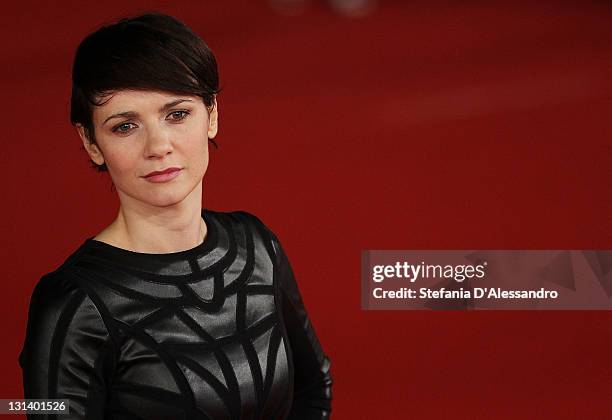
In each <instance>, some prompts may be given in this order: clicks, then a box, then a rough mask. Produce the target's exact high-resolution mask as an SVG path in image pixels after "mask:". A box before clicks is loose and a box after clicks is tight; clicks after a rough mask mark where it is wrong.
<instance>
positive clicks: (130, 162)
mask: <svg viewBox="0 0 612 420" xmlns="http://www.w3.org/2000/svg"><path fill="white" fill-rule="evenodd" d="M109 97H110V100H108V101H107V102H106V103H105V104H104V105H102V106H96V107H94V109H93V124H94V131H95V138H96V142H97V146H96V145H95V144H90V143H89V140H88V139H87V138H86V137H85V134H84V130H83V128H82V127H81V126H77V128H78V132H79V135H80V136H81V139H82V140H83V144H84V146H85V149H86V150H87V152H88V154H89V156H90V157H91V159H92V160H93V161H94V162H95V163H96V164H98V165H101V164H102V163H106V166H107V168H108V172H109V174H110V176H111V178H112V180H113V183H114V184H115V188H116V189H117V193H118V195H119V198H120V200H121V203H122V204H126V200H127V201H130V200H137V201H139V202H141V203H146V204H149V205H153V206H161V207H166V206H170V205H173V204H176V203H179V202H181V201H183V200H184V199H185V197H187V196H188V195H189V193H191V192H192V191H193V190H194V189H195V188H196V187H198V186H199V184H200V183H201V182H202V178H203V177H204V174H205V173H206V168H207V167H208V138H213V137H214V136H215V135H216V134H217V121H218V120H217V117H218V113H217V106H215V107H214V109H213V110H212V111H211V112H210V115H209V113H208V110H207V109H206V106H205V104H204V102H203V101H202V99H201V98H200V97H198V96H188V95H181V94H173V93H168V92H157V91H137V90H121V91H117V92H115V93H113V94H112V96H109ZM103 99H108V97H105V98H103ZM168 168H180V171H178V173H174V174H173V175H174V177H173V178H172V179H167V180H164V179H157V181H158V182H153V181H154V180H155V179H154V178H150V177H146V176H147V175H148V174H150V173H151V172H153V171H164V170H166V169H168ZM160 181H163V182H160Z"/></svg>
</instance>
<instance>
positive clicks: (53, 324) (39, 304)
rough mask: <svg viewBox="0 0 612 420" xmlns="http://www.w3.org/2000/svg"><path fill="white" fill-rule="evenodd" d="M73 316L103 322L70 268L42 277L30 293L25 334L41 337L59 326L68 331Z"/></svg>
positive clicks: (60, 269)
mask: <svg viewBox="0 0 612 420" xmlns="http://www.w3.org/2000/svg"><path fill="white" fill-rule="evenodd" d="M75 317H85V318H88V319H89V320H91V321H93V320H94V319H97V320H99V321H101V320H102V316H101V314H100V312H99V310H98V308H97V306H96V305H95V304H94V302H93V301H92V300H91V298H90V297H89V295H88V294H87V292H86V291H85V290H84V289H83V287H82V286H81V285H80V284H79V281H78V280H76V279H75V277H74V274H72V273H70V270H69V269H64V268H59V269H57V270H55V271H52V272H50V273H46V274H44V275H43V276H42V277H41V278H40V279H39V280H38V282H37V283H36V284H35V285H34V288H33V290H32V293H31V297H30V303H29V309H28V334H32V333H36V334H40V335H44V334H46V333H48V332H50V331H53V330H55V329H57V328H59V327H61V326H64V327H66V328H67V327H68V326H69V325H70V324H71V320H72V319H73V318H75Z"/></svg>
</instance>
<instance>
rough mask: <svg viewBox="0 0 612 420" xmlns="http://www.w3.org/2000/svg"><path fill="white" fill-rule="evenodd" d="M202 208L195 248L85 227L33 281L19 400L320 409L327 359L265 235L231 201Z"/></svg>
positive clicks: (197, 409) (85, 414)
mask: <svg viewBox="0 0 612 420" xmlns="http://www.w3.org/2000/svg"><path fill="white" fill-rule="evenodd" d="M202 217H203V218H204V220H205V222H206V225H207V227H208V234H207V236H206V239H205V240H204V242H203V243H202V244H200V245H198V246H196V247H195V248H192V249H189V250H186V251H180V252H175V253H169V254H146V253H139V252H133V251H128V250H125V249H121V248H117V247H114V246H112V245H110V244H106V243H104V242H100V241H97V240H94V239H92V238H88V239H87V240H86V241H85V242H84V243H83V244H82V245H81V246H80V247H79V248H78V249H77V250H76V251H75V252H74V253H73V254H72V255H71V256H70V257H68V259H67V260H66V261H65V262H64V263H63V264H62V265H61V266H60V267H59V268H58V269H57V270H55V271H53V272H51V273H48V274H45V275H44V276H43V277H42V278H41V279H40V281H39V282H38V283H37V285H36V287H35V288H34V291H33V293H32V297H31V301H30V309H29V317H28V326H27V333H26V339H25V343H24V345H23V349H22V351H21V354H20V355H19V364H20V365H21V367H22V369H23V384H24V398H67V399H68V400H69V407H70V414H68V415H67V414H59V415H57V417H55V416H49V417H48V418H62V419H65V418H70V419H84V418H86V419H89V420H94V419H147V420H153V419H172V420H177V419H188V420H197V419H215V420H216V419H241V420H243V419H266V420H269V419H328V418H329V416H330V412H331V385H332V380H331V376H330V370H329V368H330V361H329V358H328V357H326V355H325V354H324V353H323V351H322V349H321V346H320V344H319V341H318V339H317V337H316V335H315V332H314V330H313V327H312V325H311V323H310V321H309V319H308V316H307V313H306V311H305V309H304V305H303V302H302V299H301V297H300V292H299V289H298V287H297V284H296V282H295V279H294V276H293V272H292V270H291V267H290V264H289V262H288V260H287V257H286V255H285V253H284V252H283V249H282V247H281V246H280V243H279V242H278V240H277V238H276V237H275V235H274V234H273V233H272V232H271V231H270V230H268V229H267V228H266V226H264V225H263V224H262V223H261V222H260V221H259V219H257V218H256V217H255V216H253V215H250V214H248V213H245V212H233V213H221V212H214V211H210V210H203V211H202ZM34 418H42V416H36V417H34Z"/></svg>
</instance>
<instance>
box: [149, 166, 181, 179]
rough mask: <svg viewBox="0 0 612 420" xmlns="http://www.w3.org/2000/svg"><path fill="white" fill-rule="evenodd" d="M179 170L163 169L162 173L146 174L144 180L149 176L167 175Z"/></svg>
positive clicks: (174, 168)
mask: <svg viewBox="0 0 612 420" xmlns="http://www.w3.org/2000/svg"><path fill="white" fill-rule="evenodd" d="M180 170H181V168H176V167H173V168H168V169H164V170H163V171H153V172H151V173H148V174H146V175H145V178H148V177H150V176H155V175H163V174H169V173H171V172H174V171H180Z"/></svg>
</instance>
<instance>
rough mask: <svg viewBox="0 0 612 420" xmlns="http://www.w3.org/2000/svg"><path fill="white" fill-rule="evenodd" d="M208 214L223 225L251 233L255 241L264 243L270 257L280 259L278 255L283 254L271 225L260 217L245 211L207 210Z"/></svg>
mask: <svg viewBox="0 0 612 420" xmlns="http://www.w3.org/2000/svg"><path fill="white" fill-rule="evenodd" d="M207 213H208V214H209V215H210V216H213V217H214V218H215V219H217V220H218V221H219V222H221V223H225V224H226V225H233V226H234V227H237V228H240V229H245V230H247V231H249V232H250V233H251V234H252V235H253V237H254V239H255V240H260V241H261V242H263V244H264V245H265V246H266V248H267V249H268V252H269V253H270V255H271V256H274V258H275V259H276V258H277V257H278V254H279V253H280V252H282V248H281V245H280V241H279V239H278V237H277V236H276V234H275V233H274V231H273V230H272V229H271V228H270V227H269V225H268V224H267V223H264V221H263V220H262V219H261V218H260V217H259V216H256V215H255V214H253V213H251V212H248V211H245V210H235V211H229V212H218V211H211V210H207Z"/></svg>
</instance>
